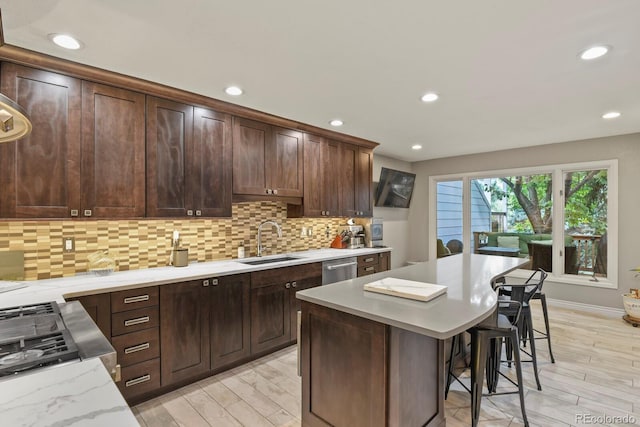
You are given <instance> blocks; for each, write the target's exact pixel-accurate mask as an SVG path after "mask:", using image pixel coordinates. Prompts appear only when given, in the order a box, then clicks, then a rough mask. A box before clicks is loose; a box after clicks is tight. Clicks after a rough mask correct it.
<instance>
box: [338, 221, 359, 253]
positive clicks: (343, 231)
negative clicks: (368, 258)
mask: <svg viewBox="0 0 640 427" xmlns="http://www.w3.org/2000/svg"><path fill="white" fill-rule="evenodd" d="M338 232H339V233H340V235H341V236H344V237H345V238H346V240H344V239H343V242H344V243H346V245H347V247H346V248H345V249H359V248H364V227H363V226H362V225H357V224H355V225H341V226H339V227H338Z"/></svg>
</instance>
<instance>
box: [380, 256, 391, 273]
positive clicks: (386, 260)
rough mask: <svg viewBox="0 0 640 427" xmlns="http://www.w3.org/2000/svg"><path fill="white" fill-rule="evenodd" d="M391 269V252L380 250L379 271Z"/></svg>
mask: <svg viewBox="0 0 640 427" xmlns="http://www.w3.org/2000/svg"><path fill="white" fill-rule="evenodd" d="M387 270H391V252H380V260H379V261H378V271H387Z"/></svg>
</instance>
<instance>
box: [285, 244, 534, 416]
mask: <svg viewBox="0 0 640 427" xmlns="http://www.w3.org/2000/svg"><path fill="white" fill-rule="evenodd" d="M526 262H527V260H526V259H523V258H508V257H499V256H489V255H478V254H460V255H454V256H450V257H445V258H440V259H437V260H434V261H429V262H426V263H421V264H416V265H412V266H409V267H403V268H400V269H396V270H391V271H387V272H382V273H378V274H376V275H372V276H368V277H361V278H357V279H353V280H348V281H344V282H339V283H335V284H332V285H328V286H322V287H319V288H314V289H309V290H306V291H302V292H298V294H297V297H298V298H299V299H301V300H302V301H303V303H302V326H301V340H300V341H301V343H300V344H301V367H302V421H303V425H307V426H326V425H333V426H337V427H339V426H405V425H406V426H409V425H411V426H413V425H416V426H418V425H420V426H422V425H427V426H440V425H445V418H444V381H445V369H444V368H445V360H444V340H445V339H447V338H450V337H452V336H454V335H456V334H458V333H460V332H463V331H465V330H466V329H468V328H470V327H472V326H474V325H476V324H478V323H479V322H481V321H482V320H484V319H486V318H487V317H489V316H491V315H492V313H494V311H495V307H496V303H497V298H496V295H495V293H494V291H493V290H492V286H491V284H492V282H493V281H494V280H495V279H496V278H498V277H500V276H502V275H505V274H506V273H508V272H510V271H512V270H515V269H517V268H519V267H520V266H522V265H523V264H525V263H526ZM386 277H393V278H398V279H405V280H412V281H417V282H427V283H433V284H438V285H446V286H447V287H448V289H447V293H446V294H444V295H441V296H439V297H437V298H435V299H433V300H432V301H429V302H421V301H415V300H410V299H405V298H400V297H395V296H388V295H381V294H377V293H371V292H367V291H364V290H363V287H364V285H365V284H366V283H370V282H373V281H375V280H379V279H382V278H386Z"/></svg>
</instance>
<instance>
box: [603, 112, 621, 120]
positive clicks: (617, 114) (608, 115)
mask: <svg viewBox="0 0 640 427" xmlns="http://www.w3.org/2000/svg"><path fill="white" fill-rule="evenodd" d="M620 115H621V114H620V112H618V111H609V112H608V113H604V114H603V115H602V118H603V119H615V118H618V117H620Z"/></svg>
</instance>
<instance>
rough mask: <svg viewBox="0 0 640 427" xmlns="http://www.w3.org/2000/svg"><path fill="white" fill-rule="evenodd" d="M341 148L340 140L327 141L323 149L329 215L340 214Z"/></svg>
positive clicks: (326, 205)
mask: <svg viewBox="0 0 640 427" xmlns="http://www.w3.org/2000/svg"><path fill="white" fill-rule="evenodd" d="M340 149H341V144H340V143H339V142H336V141H327V143H326V144H325V145H324V147H323V150H322V164H323V168H324V176H323V182H324V185H323V192H324V193H323V198H324V210H325V215H327V216H340V185H341V182H340V173H339V172H340Z"/></svg>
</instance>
